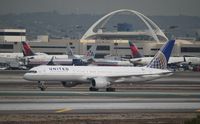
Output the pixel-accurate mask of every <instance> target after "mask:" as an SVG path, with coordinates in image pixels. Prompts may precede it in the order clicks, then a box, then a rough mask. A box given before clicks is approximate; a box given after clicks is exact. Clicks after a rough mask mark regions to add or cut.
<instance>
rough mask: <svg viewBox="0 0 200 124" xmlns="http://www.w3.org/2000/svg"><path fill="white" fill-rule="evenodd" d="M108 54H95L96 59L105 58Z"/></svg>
mask: <svg viewBox="0 0 200 124" xmlns="http://www.w3.org/2000/svg"><path fill="white" fill-rule="evenodd" d="M106 55H108V54H105V53H97V54H95V58H104V56H106Z"/></svg>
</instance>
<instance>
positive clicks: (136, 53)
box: [128, 40, 143, 58]
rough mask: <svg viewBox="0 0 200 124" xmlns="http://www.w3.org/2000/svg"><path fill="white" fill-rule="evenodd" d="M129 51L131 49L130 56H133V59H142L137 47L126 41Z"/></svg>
mask: <svg viewBox="0 0 200 124" xmlns="http://www.w3.org/2000/svg"><path fill="white" fill-rule="evenodd" d="M128 43H129V46H130V49H131V54H132V56H133V58H141V57H143V55H142V54H141V53H140V52H139V50H138V48H137V46H136V45H135V44H134V43H133V42H131V41H130V40H129V41H128Z"/></svg>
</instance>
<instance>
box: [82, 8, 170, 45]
mask: <svg viewBox="0 0 200 124" xmlns="http://www.w3.org/2000/svg"><path fill="white" fill-rule="evenodd" d="M122 12H130V13H133V14H135V15H136V16H138V17H139V18H140V19H141V20H142V21H143V22H144V23H145V25H146V26H147V27H148V29H149V30H148V31H145V32H140V33H139V32H132V34H133V35H147V36H152V37H153V38H154V39H155V40H156V41H157V42H159V39H158V36H161V37H163V38H164V39H166V40H168V38H167V37H166V36H165V34H164V33H163V32H162V30H161V29H160V28H159V27H158V26H157V25H156V24H155V23H154V22H153V21H152V20H150V19H149V18H148V17H146V16H144V15H143V14H141V13H139V12H137V11H134V10H129V9H121V10H116V11H113V12H111V13H108V14H107V15H105V16H103V17H102V18H100V19H99V20H98V21H97V22H95V23H94V24H93V25H92V26H91V27H90V28H89V29H88V30H87V32H86V33H85V34H84V35H83V37H82V38H81V39H83V40H85V39H90V38H91V37H92V36H95V35H101V34H103V33H104V32H102V31H97V32H94V29H95V28H96V27H97V26H98V25H99V24H101V26H100V27H101V28H103V27H104V25H105V24H106V23H107V21H108V20H109V19H110V18H111V17H112V16H113V15H115V14H117V13H122ZM127 34H129V35H131V34H130V32H127ZM108 35H109V34H108ZM116 35H119V32H118V34H116ZM123 35H126V34H125V32H123Z"/></svg>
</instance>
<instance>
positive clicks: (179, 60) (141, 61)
mask: <svg viewBox="0 0 200 124" xmlns="http://www.w3.org/2000/svg"><path fill="white" fill-rule="evenodd" d="M129 46H130V49H131V53H132V56H133V58H132V59H130V62H132V63H134V64H135V65H147V64H148V63H149V62H150V61H151V60H152V58H153V57H144V56H143V55H142V54H141V53H140V52H139V50H138V48H137V46H136V45H135V44H134V43H133V42H131V41H129ZM168 64H169V65H170V64H171V65H173V64H176V65H177V64H189V65H190V64H194V65H199V64H200V58H199V57H192V56H183V57H170V59H169V62H168Z"/></svg>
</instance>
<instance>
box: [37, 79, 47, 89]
mask: <svg viewBox="0 0 200 124" xmlns="http://www.w3.org/2000/svg"><path fill="white" fill-rule="evenodd" d="M44 83H45V82H42V81H38V88H40V90H41V91H45V90H46V88H47V87H46V86H45V85H44Z"/></svg>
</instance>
